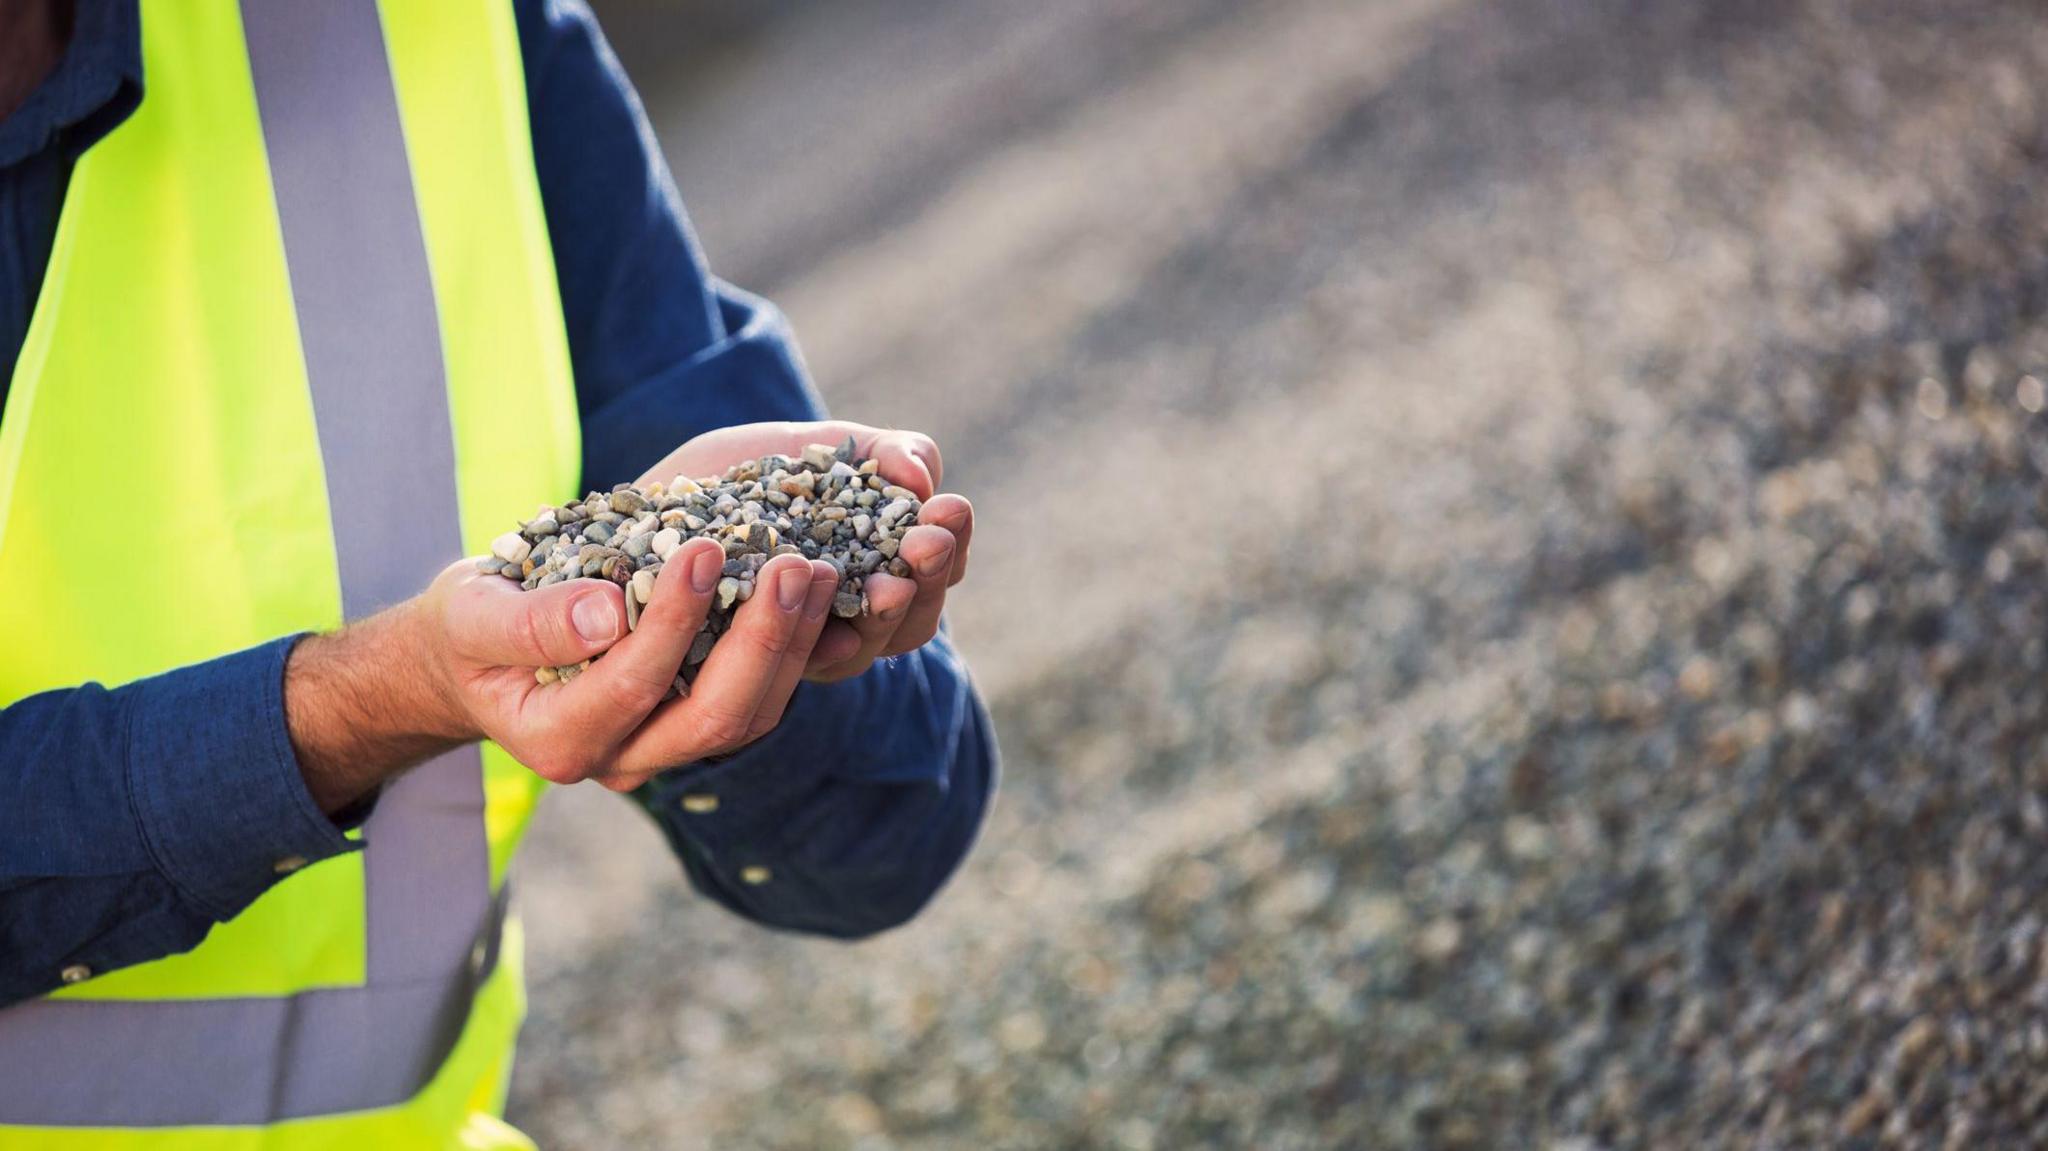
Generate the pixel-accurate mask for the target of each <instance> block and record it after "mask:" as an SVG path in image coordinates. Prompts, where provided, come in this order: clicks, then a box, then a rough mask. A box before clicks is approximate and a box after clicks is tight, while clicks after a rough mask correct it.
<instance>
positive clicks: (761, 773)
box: [637, 676, 863, 869]
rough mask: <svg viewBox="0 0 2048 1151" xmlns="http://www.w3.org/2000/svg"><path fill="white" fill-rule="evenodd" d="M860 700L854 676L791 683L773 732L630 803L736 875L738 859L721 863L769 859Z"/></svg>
mask: <svg viewBox="0 0 2048 1151" xmlns="http://www.w3.org/2000/svg"><path fill="white" fill-rule="evenodd" d="M862 694H863V692H862V684H861V682H860V677H858V676H856V677H854V678H852V679H847V680H842V681H840V682H838V683H829V684H824V683H809V682H805V683H801V684H798V685H797V689H796V691H795V692H794V693H793V694H791V696H790V697H789V706H788V707H786V708H784V709H783V713H782V722H780V723H778V724H776V725H775V729H774V730H773V731H770V732H769V733H768V734H767V735H764V736H762V737H761V738H760V739H758V740H756V741H754V742H753V743H750V744H748V745H747V746H746V747H743V748H741V749H740V750H738V751H736V752H733V753H732V754H730V755H725V756H720V757H719V758H718V759H716V760H713V761H707V762H703V763H693V764H687V765H685V766H682V767H678V768H674V769H672V770H669V771H665V772H663V773H662V774H660V775H658V776H655V777H654V778H653V779H651V780H649V781H648V782H647V785H646V786H645V787H644V788H642V789H641V792H642V793H641V794H640V795H639V796H638V797H637V798H638V799H639V800H640V802H641V803H642V804H644V805H645V806H647V807H648V809H649V811H650V814H653V815H654V816H655V818H656V819H657V820H658V821H660V822H662V823H664V824H667V825H670V826H673V827H676V828H677V829H678V830H679V831H681V830H684V829H687V837H688V839H689V841H690V842H691V844H692V846H693V847H694V848H695V849H696V851H697V852H698V854H699V858H700V861H701V862H705V863H711V862H712V861H714V860H717V861H721V862H729V863H731V864H733V865H734V867H735V869H737V867H738V866H739V865H740V864H741V862H742V861H741V860H739V859H737V858H732V859H728V858H726V857H727V856H729V855H730V854H731V852H732V851H734V850H735V849H739V848H745V849H746V850H747V852H748V860H747V861H745V862H752V861H753V859H754V858H755V857H756V856H761V855H772V854H776V853H778V852H777V849H778V848H779V846H780V844H779V841H780V839H781V837H782V833H783V831H784V830H785V828H786V825H787V824H788V823H789V814H790V811H791V809H792V807H793V806H794V805H795V804H797V803H798V802H800V801H801V800H803V799H804V798H805V797H807V796H809V795H810V794H811V793H813V792H815V791H816V790H817V789H818V786H819V784H820V783H821V782H823V780H824V778H825V777H826V776H828V775H830V774H832V770H833V767H834V765H835V764H836V763H837V762H838V760H839V759H840V758H842V757H843V754H844V752H843V750H840V749H843V748H844V747H845V746H846V744H845V738H844V737H845V732H846V728H847V725H848V723H849V722H850V720H851V718H852V717H854V716H857V715H859V714H860V708H859V701H860V696H861V695H862ZM835 752H837V754H835Z"/></svg>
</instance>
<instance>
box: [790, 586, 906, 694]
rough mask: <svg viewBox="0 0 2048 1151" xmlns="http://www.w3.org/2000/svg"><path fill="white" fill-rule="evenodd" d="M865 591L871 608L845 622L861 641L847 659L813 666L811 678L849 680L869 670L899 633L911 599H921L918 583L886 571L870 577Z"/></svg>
mask: <svg viewBox="0 0 2048 1151" xmlns="http://www.w3.org/2000/svg"><path fill="white" fill-rule="evenodd" d="M861 590H862V591H863V592H864V593H866V595H867V600H868V610H867V611H866V612H865V613H863V614H861V615H858V616H855V617H854V618H852V619H850V620H846V621H845V622H846V624H847V625H848V627H849V628H850V629H851V630H852V631H853V634H854V636H855V638H856V639H858V640H859V641H860V642H859V644H858V645H857V646H855V647H854V649H853V650H852V651H851V652H849V653H848V654H847V655H846V657H845V658H843V659H841V660H839V661H837V662H836V663H832V664H829V665H823V666H820V667H817V668H814V669H812V671H811V678H812V679H814V680H817V681H818V682H820V683H831V682H833V681H835V680H842V679H846V678H847V677H849V676H855V675H859V674H860V673H861V672H862V671H864V670H866V668H867V666H868V665H869V664H871V663H873V662H875V660H876V659H877V658H879V657H880V656H881V654H882V649H883V648H884V647H887V646H888V644H889V637H890V636H893V635H895V634H896V628H897V625H899V624H901V623H902V622H903V617H904V615H905V613H907V612H909V610H910V604H911V601H912V600H914V599H916V598H917V584H916V583H914V582H913V581H911V580H907V579H898V578H897V577H895V576H892V575H888V574H886V573H883V572H876V573H875V574H873V575H871V576H868V577H867V578H866V580H865V582H863V583H862V585H861Z"/></svg>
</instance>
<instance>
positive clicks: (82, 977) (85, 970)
mask: <svg viewBox="0 0 2048 1151" xmlns="http://www.w3.org/2000/svg"><path fill="white" fill-rule="evenodd" d="M57 978H59V979H61V980H63V981H64V982H66V983H84V982H85V981H86V980H88V979H91V978H92V968H90V967H87V966H86V965H85V964H83V963H74V964H72V965H71V966H69V967H67V968H65V969H64V970H62V971H59V972H58V973H57Z"/></svg>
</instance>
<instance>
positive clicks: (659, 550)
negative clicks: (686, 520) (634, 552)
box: [649, 528, 683, 560]
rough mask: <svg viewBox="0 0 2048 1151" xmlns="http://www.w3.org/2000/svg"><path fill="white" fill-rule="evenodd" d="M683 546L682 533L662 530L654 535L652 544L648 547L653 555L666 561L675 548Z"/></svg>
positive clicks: (673, 530)
mask: <svg viewBox="0 0 2048 1151" xmlns="http://www.w3.org/2000/svg"><path fill="white" fill-rule="evenodd" d="M682 546H683V533H681V532H679V531H677V530H676V529H674V528H663V529H661V530H660V531H658V532H655V533H654V542H653V543H652V544H650V545H649V547H651V548H652V549H653V551H654V554H655V555H657V556H659V557H661V558H662V559H664V560H666V559H668V557H669V556H670V554H671V553H673V552H674V551H675V550H676V549H677V548H679V547H682Z"/></svg>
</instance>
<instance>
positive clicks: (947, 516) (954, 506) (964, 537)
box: [917, 495, 974, 587]
mask: <svg viewBox="0 0 2048 1151" xmlns="http://www.w3.org/2000/svg"><path fill="white" fill-rule="evenodd" d="M917 522H918V523H919V524H930V525H932V526H933V527H936V528H944V529H946V530H947V531H949V532H952V533H953V543H954V548H953V570H952V572H951V573H949V574H948V575H947V576H946V586H947V587H951V586H953V585H954V584H957V583H959V582H960V581H961V580H963V579H966V578H967V548H968V545H969V544H971V543H972V542H973V540H974V505H973V504H970V503H968V502H967V500H966V498H965V497H964V496H956V495H942V496H933V497H932V498H931V500H930V501H929V502H928V503H926V504H925V505H924V507H923V508H922V509H921V510H920V511H919V512H918V513H917Z"/></svg>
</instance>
